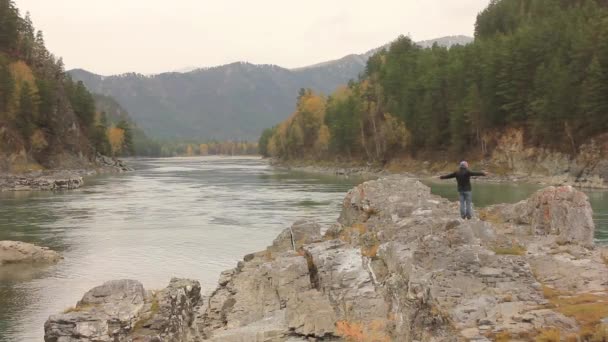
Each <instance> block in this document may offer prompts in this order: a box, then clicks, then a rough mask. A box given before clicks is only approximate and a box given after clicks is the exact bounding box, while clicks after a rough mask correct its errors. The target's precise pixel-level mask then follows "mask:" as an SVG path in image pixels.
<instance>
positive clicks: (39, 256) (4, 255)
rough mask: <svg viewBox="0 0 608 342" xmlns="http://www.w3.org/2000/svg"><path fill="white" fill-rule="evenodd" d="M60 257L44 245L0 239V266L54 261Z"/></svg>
mask: <svg viewBox="0 0 608 342" xmlns="http://www.w3.org/2000/svg"><path fill="white" fill-rule="evenodd" d="M61 259H62V257H61V255H59V253H57V252H55V251H52V250H50V249H49V248H46V247H38V246H36V245H33V244H30V243H25V242H19V241H0V266H2V265H6V264H22V263H28V264H34V263H55V262H57V261H59V260H61Z"/></svg>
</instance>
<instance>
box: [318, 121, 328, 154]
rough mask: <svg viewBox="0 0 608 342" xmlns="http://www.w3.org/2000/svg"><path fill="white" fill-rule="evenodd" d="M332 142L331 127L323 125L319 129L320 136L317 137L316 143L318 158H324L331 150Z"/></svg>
mask: <svg viewBox="0 0 608 342" xmlns="http://www.w3.org/2000/svg"><path fill="white" fill-rule="evenodd" d="M330 140H331V133H330V132H329V127H327V125H325V124H324V125H321V128H320V129H319V134H318V136H317V141H316V142H315V151H316V153H317V156H319V157H320V156H322V155H324V154H325V153H327V151H328V150H329V142H330Z"/></svg>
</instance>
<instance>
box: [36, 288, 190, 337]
mask: <svg viewBox="0 0 608 342" xmlns="http://www.w3.org/2000/svg"><path fill="white" fill-rule="evenodd" d="M200 291H201V287H200V284H199V282H197V281H192V280H183V279H172V280H171V282H170V284H169V286H168V287H167V288H166V289H164V290H162V291H160V292H156V293H154V292H150V291H145V290H144V287H143V285H142V284H141V283H140V282H138V281H135V280H115V281H109V282H107V283H105V284H103V285H101V286H98V287H96V288H94V289H92V290H90V291H89V292H87V293H86V294H85V295H84V297H83V298H82V300H80V301H79V302H78V304H77V305H76V306H75V307H74V308H70V309H68V310H66V311H65V312H64V313H62V314H59V315H54V316H51V317H50V318H49V319H48V321H47V322H46V324H45V325H44V331H45V336H44V340H45V342H72V341H90V342H93V341H95V342H103V341H108V342H114V341H140V342H148V341H149V342H153V341H167V342H176V341H192V340H193V339H194V338H196V336H198V332H197V331H196V325H195V324H194V319H195V314H196V311H195V308H196V307H197V305H198V302H199V299H200Z"/></svg>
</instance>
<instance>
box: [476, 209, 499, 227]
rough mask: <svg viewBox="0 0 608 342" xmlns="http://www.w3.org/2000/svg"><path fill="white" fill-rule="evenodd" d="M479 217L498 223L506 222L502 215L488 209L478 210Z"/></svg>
mask: <svg viewBox="0 0 608 342" xmlns="http://www.w3.org/2000/svg"><path fill="white" fill-rule="evenodd" d="M478 215H479V219H480V220H482V221H486V222H489V223H493V224H496V225H500V224H503V223H505V221H504V220H503V219H502V217H500V215H498V214H496V213H493V212H491V211H489V210H487V209H480V210H479V211H478Z"/></svg>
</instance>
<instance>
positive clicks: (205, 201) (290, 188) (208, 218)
mask: <svg viewBox="0 0 608 342" xmlns="http://www.w3.org/2000/svg"><path fill="white" fill-rule="evenodd" d="M131 165H132V166H134V167H135V168H136V171H135V172H132V173H127V174H120V175H106V176H98V177H92V178H89V179H87V183H86V186H85V187H83V188H81V189H79V190H75V191H69V192H62V193H55V194H53V193H44V192H42V193H30V192H28V193H0V240H20V241H26V242H31V243H35V244H39V245H42V246H48V247H51V248H53V249H56V250H58V251H60V252H61V253H62V254H63V256H64V257H65V260H63V261H61V262H60V263H59V264H57V265H54V266H50V267H44V268H26V267H22V266H21V267H18V268H7V267H3V268H1V269H0V341H1V342H9V341H10V342H20V341H25V342H30V341H31V342H33V341H36V342H37V341H41V340H42V336H43V324H44V321H45V320H46V319H47V317H48V316H49V315H50V314H53V313H57V312H60V311H62V310H64V309H66V308H68V307H70V306H73V305H74V304H75V303H76V301H77V300H78V299H80V298H81V297H82V295H83V294H84V292H86V291H87V290H89V289H90V288H92V287H94V286H97V285H99V284H101V283H103V282H104V281H107V280H111V279H123V278H130V279H138V280H140V281H142V282H143V284H144V286H145V287H146V288H148V289H160V288H163V287H165V286H166V285H167V284H168V282H169V279H170V278H171V277H173V276H176V277H187V278H193V279H197V280H199V281H201V284H202V286H203V291H210V290H212V289H213V288H214V287H215V283H216V281H217V278H218V276H219V273H220V272H221V271H223V270H226V269H229V268H232V267H234V266H235V265H236V262H237V261H238V260H240V259H241V258H242V257H243V255H245V254H246V253H249V252H253V251H258V250H261V249H263V248H265V247H266V246H267V245H269V244H270V243H271V242H272V240H273V239H274V238H275V237H276V235H277V234H278V233H279V232H281V231H282V230H283V229H284V228H286V227H288V226H289V225H290V224H291V223H293V222H294V221H296V220H297V219H299V218H315V219H317V220H320V221H321V222H322V223H324V224H331V223H332V222H334V221H335V220H336V218H337V216H338V213H339V210H340V206H341V202H342V199H343V197H344V194H345V192H346V191H347V190H348V189H350V188H351V187H352V186H353V185H355V184H356V183H358V182H359V181H360V180H358V179H345V178H337V177H331V176H321V175H310V174H303V173H297V172H287V171H284V170H277V169H274V168H272V167H271V166H269V165H268V163H267V162H266V161H263V160H261V159H259V158H245V157H233V158H229V157H200V158H171V159H140V160H133V161H131ZM452 183H453V182H445V183H438V182H431V183H430V184H431V186H432V189H433V191H434V192H435V193H438V194H441V195H444V196H446V197H448V198H452V199H453V198H454V184H452ZM537 188H538V187H536V186H533V185H492V184H476V185H475V201H476V205H478V206H483V205H487V204H492V203H497V202H503V201H509V202H515V201H517V200H520V199H523V198H525V197H527V196H528V195H529V194H530V193H532V192H533V191H535V190H536V189H537ZM589 194H590V198H591V200H592V202H593V205H594V207H595V208H597V209H598V212H597V213H596V214H597V217H596V219H597V223H598V224H599V225H601V232H600V233H598V238H599V239H602V240H604V241H608V222H607V220H606V218H608V217H606V216H602V215H606V213H608V193H606V192H590V193H589Z"/></svg>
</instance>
